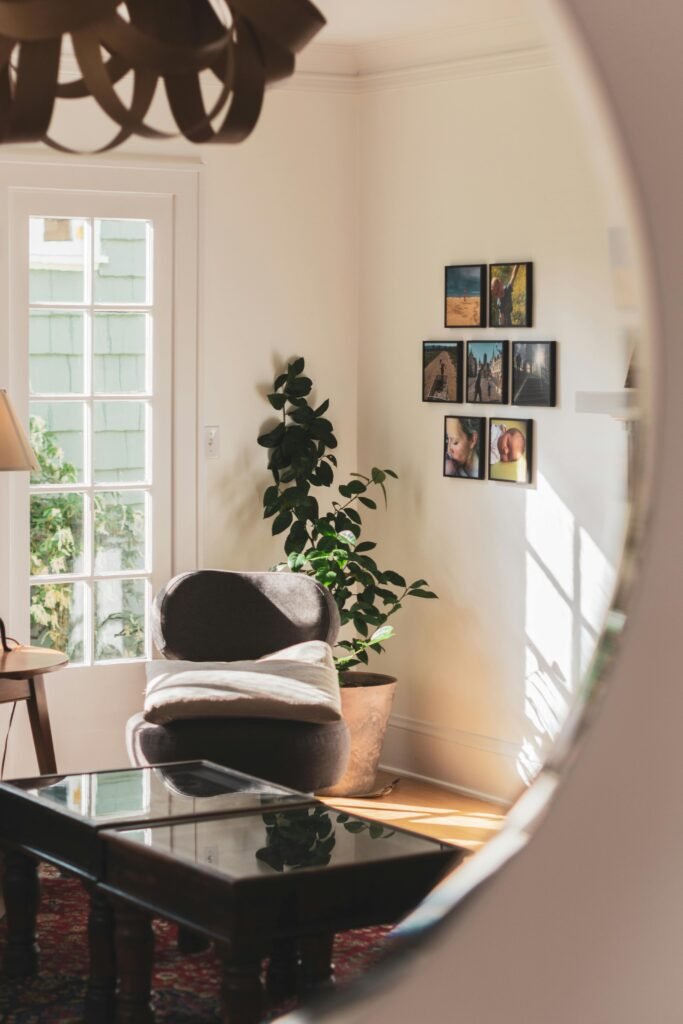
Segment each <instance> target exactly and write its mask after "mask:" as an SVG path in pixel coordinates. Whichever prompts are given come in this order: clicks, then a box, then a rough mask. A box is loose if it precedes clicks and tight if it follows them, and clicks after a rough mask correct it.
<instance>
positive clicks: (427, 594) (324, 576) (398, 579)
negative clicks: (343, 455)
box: [258, 359, 436, 795]
mask: <svg viewBox="0 0 683 1024" xmlns="http://www.w3.org/2000/svg"><path fill="white" fill-rule="evenodd" d="M303 371H304V360H303V359H295V360H293V361H292V362H291V363H289V365H288V366H287V369H286V371H285V372H283V373H281V374H279V375H278V376H277V377H276V378H275V381H274V384H273V390H272V392H271V393H270V394H269V395H268V401H269V402H270V404H271V406H272V407H273V409H275V410H277V411H278V412H280V413H281V414H282V419H281V422H280V423H279V424H278V425H277V426H276V427H274V428H273V429H270V430H268V431H267V432H265V433H263V434H261V435H260V437H259V438H258V443H259V444H260V445H261V446H262V447H264V448H267V449H268V451H269V459H268V468H269V470H270V472H271V474H272V477H273V483H272V484H271V485H270V486H269V487H267V488H266V490H265V493H264V495H263V515H264V518H266V519H271V518H272V520H273V523H272V532H273V534H283V535H284V550H285V554H286V556H287V561H286V562H282V563H280V564H279V565H278V566H276V568H278V569H286V568H289V569H290V570H291V571H292V572H304V573H306V574H307V575H309V576H313V577H314V578H315V579H316V580H318V582H319V583H322V584H323V586H325V587H327V588H328V590H330V592H331V593H332V595H333V597H334V599H335V602H336V604H337V607H338V609H339V614H340V618H341V623H342V627H343V628H342V634H341V635H342V639H341V640H339V641H338V643H337V646H336V648H335V655H334V660H335V664H336V666H337V669H338V670H339V680H340V685H341V688H342V690H341V692H342V712H343V715H344V718H345V720H346V721H347V724H348V725H349V728H350V730H351V762H350V765H349V769H348V770H347V772H346V774H345V775H344V777H343V779H342V780H341V781H340V782H339V783H337V785H336V786H334V787H332V788H331V789H329V790H326V791H325V792H326V793H329V794H332V793H334V794H342V793H343V794H345V795H349V794H351V793H354V794H358V793H360V792H368V791H369V790H370V789H371V788H372V785H373V783H374V778H375V774H376V770H377V764H378V761H379V755H380V751H381V746H382V740H383V737H384V732H385V730H386V726H387V722H388V719H389V712H390V710H391V704H392V701H393V695H394V689H395V686H396V680H395V679H394V678H393V677H392V676H387V675H383V674H381V673H376V672H366V671H364V670H363V669H361V670H360V671H359V670H357V669H356V668H355V667H356V666H358V665H361V666H365V665H368V662H369V657H370V654H371V653H373V652H374V653H382V652H383V651H384V644H385V642H386V641H387V640H389V639H390V638H391V637H392V636H393V635H394V628H393V625H392V624H391V623H390V621H389V620H390V619H392V618H393V616H394V615H395V614H396V613H397V612H398V611H399V610H400V609H401V607H402V605H403V601H404V600H405V599H406V598H407V597H419V598H434V597H436V594H434V593H432V591H431V590H428V589H425V588H426V587H427V586H428V584H427V581H426V580H421V579H420V580H415V581H414V582H412V583H407V582H406V580H405V579H404V577H403V576H401V575H400V574H399V573H398V572H396V571H395V570H393V569H380V567H379V566H378V564H377V562H376V561H375V559H374V558H373V556H372V555H371V554H370V552H371V551H373V550H374V549H375V547H376V544H375V542H374V541H370V540H365V539H363V537H362V530H363V520H362V514H366V511H373V510H375V509H376V508H377V502H376V501H375V498H373V497H371V495H372V494H375V495H377V493H378V492H381V494H382V497H383V499H384V501H385V503H386V500H387V490H386V488H387V484H388V482H389V480H390V479H397V475H396V473H395V472H394V471H393V470H391V469H378V468H377V467H374V468H372V469H371V470H370V473H369V474H364V473H352V474H351V479H350V480H349V481H348V482H347V483H344V484H341V485H339V486H338V487H337V491H338V494H339V497H338V498H332V499H331V500H330V502H329V505H330V507H329V508H328V509H327V510H326V511H322V510H321V508H320V502H319V497H318V495H319V494H320V491H321V490H322V489H330V488H332V485H333V483H334V476H335V470H336V467H337V459H336V457H335V455H334V449H335V448H336V447H337V439H336V437H335V436H334V430H333V427H332V424H331V422H330V421H329V420H328V419H326V418H325V413H326V412H327V410H328V408H329V404H330V403H329V400H326V401H324V402H322V403H321V404H320V405H318V406H314V405H312V404H310V403H309V401H308V399H307V396H308V395H310V393H311V390H312V387H313V382H312V380H311V379H310V377H306V376H304V375H303Z"/></svg>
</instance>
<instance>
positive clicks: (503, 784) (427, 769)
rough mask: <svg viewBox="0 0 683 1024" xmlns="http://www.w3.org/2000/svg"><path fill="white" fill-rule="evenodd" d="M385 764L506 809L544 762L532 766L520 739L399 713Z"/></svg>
mask: <svg viewBox="0 0 683 1024" xmlns="http://www.w3.org/2000/svg"><path fill="white" fill-rule="evenodd" d="M523 755H524V756H523ZM383 762H384V764H385V765H389V766H391V770H395V771H397V772H398V773H399V774H403V775H406V776H407V777H409V778H414V779H420V780H424V781H425V782H429V783H430V784H432V785H436V786H443V787H445V788H448V789H451V790H452V791H453V792H457V793H462V794H465V795H467V796H472V797H476V798H477V799H482V800H488V801H494V802H495V803H499V804H502V805H503V806H506V807H509V806H510V805H511V804H512V803H514V801H515V800H516V799H517V797H518V796H519V794H520V793H521V792H523V790H524V788H525V786H526V785H527V784H528V781H529V777H533V775H534V774H536V773H537V771H538V770H539V769H540V767H541V764H540V762H539V763H538V764H535V765H531V766H529V763H528V751H526V750H524V751H523V747H522V742H521V741H514V740H509V739H503V738H500V737H496V736H487V735H483V734H479V733H474V732H466V731H465V730H462V729H453V728H448V727H443V726H440V725H435V724H433V723H431V722H424V721H420V720H418V719H412V718H408V717H407V716H405V715H398V714H394V715H392V716H391V718H390V719H389V726H388V728H387V734H386V736H385V743H384V752H383ZM525 773H526V774H525Z"/></svg>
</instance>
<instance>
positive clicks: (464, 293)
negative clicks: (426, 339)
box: [445, 263, 486, 327]
mask: <svg viewBox="0 0 683 1024" xmlns="http://www.w3.org/2000/svg"><path fill="white" fill-rule="evenodd" d="M445 323H446V327H485V326H486V264H485V263H481V264H480V263H475V264H471V265H467V266H457V267H446V320H445Z"/></svg>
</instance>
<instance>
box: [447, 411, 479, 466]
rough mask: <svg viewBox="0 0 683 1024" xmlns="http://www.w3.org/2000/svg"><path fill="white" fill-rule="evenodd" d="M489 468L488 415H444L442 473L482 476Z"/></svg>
mask: <svg viewBox="0 0 683 1024" xmlns="http://www.w3.org/2000/svg"><path fill="white" fill-rule="evenodd" d="M485 470H486V418H485V417H484V416H444V436H443V475H444V476H457V477H460V478H461V479H463V480H483V479H484V477H485Z"/></svg>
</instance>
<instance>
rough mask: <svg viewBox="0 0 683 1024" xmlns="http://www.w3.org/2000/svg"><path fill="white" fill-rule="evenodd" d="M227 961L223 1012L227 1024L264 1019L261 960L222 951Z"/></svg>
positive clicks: (224, 978)
mask: <svg viewBox="0 0 683 1024" xmlns="http://www.w3.org/2000/svg"><path fill="white" fill-rule="evenodd" d="M219 952H220V954H221V957H222V960H223V982H222V985H221V1012H222V1018H221V1019H222V1021H223V1024H259V1021H261V1020H262V1019H263V1013H264V999H263V987H262V985H261V977H260V974H261V960H260V958H259V957H257V956H249V957H247V956H241V955H240V954H239V952H237V953H235V952H234V951H230V952H228V951H227V950H219Z"/></svg>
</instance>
